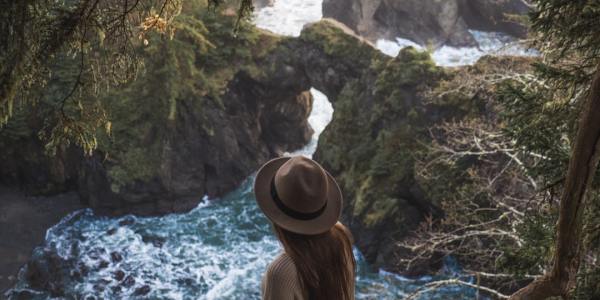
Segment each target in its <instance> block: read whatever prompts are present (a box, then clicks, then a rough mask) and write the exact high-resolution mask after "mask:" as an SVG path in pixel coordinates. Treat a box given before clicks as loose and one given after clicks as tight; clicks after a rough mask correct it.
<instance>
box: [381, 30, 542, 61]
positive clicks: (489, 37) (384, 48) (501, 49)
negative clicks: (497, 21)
mask: <svg viewBox="0 0 600 300" xmlns="http://www.w3.org/2000/svg"><path fill="white" fill-rule="evenodd" d="M470 32H471V34H472V35H473V37H474V38H475V41H477V43H478V46H477V47H459V48H457V47H449V46H442V47H440V48H438V49H434V50H433V51H431V50H427V49H426V48H425V47H423V46H421V45H419V44H417V43H415V42H413V41H411V40H407V39H403V38H397V39H396V40H395V41H390V40H385V39H381V40H378V41H377V43H376V44H375V46H376V47H377V49H379V50H380V51H381V52H383V53H384V54H386V55H389V56H392V57H394V56H396V55H398V52H400V49H402V48H404V47H408V46H412V47H414V48H416V49H419V50H422V51H431V58H432V59H433V60H434V61H435V62H436V64H437V65H439V66H446V67H453V66H463V65H472V64H474V63H475V62H477V60H478V59H479V58H481V57H482V56H484V55H515V56H537V55H538V52H537V51H536V50H534V49H530V48H527V47H526V46H525V45H523V44H522V43H521V42H520V41H518V40H517V39H515V38H513V37H511V36H508V35H505V34H503V33H500V32H483V31H476V30H470Z"/></svg>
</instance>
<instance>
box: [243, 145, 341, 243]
mask: <svg viewBox="0 0 600 300" xmlns="http://www.w3.org/2000/svg"><path fill="white" fill-rule="evenodd" d="M290 158H291V157H280V158H275V159H273V160H270V161H269V162H267V163H266V164H265V165H263V166H262V168H260V170H258V173H256V179H255V180H254V195H255V196H256V202H257V203H258V206H259V207H260V209H261V210H262V211H263V213H264V214H265V215H266V216H267V218H269V220H271V222H273V223H275V224H276V225H278V226H280V227H282V228H283V229H286V230H288V231H291V232H295V233H299V234H306V235H314V234H319V233H323V232H326V231H327V230H329V229H330V228H331V227H333V226H334V225H335V223H336V222H337V221H338V219H339V217H340V213H341V211H342V191H341V190H340V188H339V186H338V185H337V183H336V182H335V180H334V179H333V176H331V174H329V173H328V172H327V171H325V173H326V174H327V179H328V180H329V189H328V195H327V207H326V208H325V210H324V211H323V213H322V214H321V215H320V216H318V217H317V218H315V219H311V220H299V219H295V218H292V217H290V216H288V215H286V214H285V213H284V212H283V211H281V210H280V209H279V208H278V207H277V205H276V204H275V201H274V200H273V198H272V197H271V180H273V177H274V176H275V173H277V170H279V168H280V167H281V166H282V165H283V164H284V163H285V162H287V161H288V160H289V159H290Z"/></svg>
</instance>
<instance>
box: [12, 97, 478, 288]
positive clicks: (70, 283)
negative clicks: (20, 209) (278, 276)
mask: <svg viewBox="0 0 600 300" xmlns="http://www.w3.org/2000/svg"><path fill="white" fill-rule="evenodd" d="M311 92H312V93H313V96H314V99H315V102H314V107H313V111H312V112H311V115H310V117H309V122H310V124H311V126H312V127H313V128H314V130H315V133H314V134H313V138H312V140H311V141H310V142H309V143H308V144H307V145H306V146H305V147H304V148H302V149H300V150H298V151H296V152H293V153H290V154H289V155H306V156H308V157H310V156H311V155H312V154H313V153H314V151H315V149H316V146H317V142H318V136H319V134H320V133H321V132H322V131H323V130H324V129H325V127H326V126H327V124H328V123H329V122H330V121H331V117H332V114H333V108H332V107H331V103H329V101H328V100H327V97H325V95H323V94H322V93H320V92H319V91H317V90H314V89H313V90H311ZM253 179H254V178H253V176H250V177H249V178H248V179H247V180H246V181H245V182H244V183H243V184H242V185H241V186H240V187H239V188H238V189H236V190H235V191H233V192H231V193H230V194H228V195H227V196H225V197H223V198H222V199H207V198H206V197H204V198H203V201H202V202H201V203H200V204H199V205H198V206H197V207H196V208H195V209H193V210H192V211H190V212H188V213H186V214H170V215H165V216H161V217H135V216H131V215H130V216H124V217H120V218H107V217H99V216H96V215H94V214H93V212H92V211H91V210H90V209H86V210H81V211H77V212H74V213H72V214H70V215H69V216H67V217H65V218H64V219H63V220H62V221H61V222H60V223H59V224H57V225H56V226H54V227H52V228H50V229H49V230H48V232H47V233H46V240H45V243H44V245H43V246H41V247H39V248H37V249H35V250H34V255H33V257H34V258H35V257H44V255H47V254H48V253H52V254H53V255H56V256H58V257H59V258H60V259H59V261H62V265H61V272H60V273H61V274H62V275H61V278H60V279H59V280H58V283H59V285H60V286H62V287H63V290H64V294H65V295H69V297H67V299H90V300H91V299H176V300H177V299H182V300H183V299H207V300H213V299H260V282H261V278H262V274H263V273H264V271H265V269H266V267H267V266H268V264H269V263H270V262H271V261H272V259H273V258H274V257H275V256H277V255H278V253H280V252H281V251H282V248H281V246H280V245H279V243H278V241H277V240H276V238H275V237H274V235H273V233H272V231H271V225H270V223H269V221H268V220H267V219H266V218H265V217H264V216H263V214H262V213H261V212H260V210H259V208H258V206H257V205H256V202H255V199H254V195H253V193H252V183H253ZM354 254H355V257H356V259H357V261H358V272H357V287H356V298H357V299H402V298H404V297H405V296H406V295H407V293H410V292H412V291H415V290H416V289H418V288H419V287H421V286H422V285H423V284H426V283H427V282H431V281H432V280H435V279H437V278H450V277H460V276H461V275H460V268H459V267H458V266H457V265H456V263H453V262H452V261H449V262H447V263H446V268H445V269H444V270H443V271H442V272H441V273H440V274H439V275H437V276H435V277H431V276H424V277H421V278H414V279H409V278H405V277H402V276H399V275H396V274H392V273H388V272H385V271H382V270H373V269H372V268H370V267H369V266H368V265H367V264H366V263H365V261H364V259H363V257H362V255H361V254H360V252H359V251H358V250H357V249H355V250H354ZM23 277H24V272H21V274H20V276H19V282H18V284H17V285H16V286H15V287H14V288H13V290H12V291H10V292H9V293H8V294H7V295H8V296H9V298H11V299H20V298H19V297H18V296H19V295H21V296H22V295H26V299H53V298H52V297H51V296H50V294H49V293H48V292H47V291H40V290H35V289H34V288H32V287H31V286H29V284H28V282H27V281H26V280H25V278H23ZM463 279H464V280H467V281H469V280H472V279H471V278H469V277H463ZM475 294H476V292H475V291H474V290H473V289H469V288H464V287H457V286H449V287H446V288H444V289H440V290H438V291H436V292H434V293H429V294H425V295H424V296H423V297H421V299H470V298H473V297H474V296H475Z"/></svg>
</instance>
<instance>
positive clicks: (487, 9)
mask: <svg viewBox="0 0 600 300" xmlns="http://www.w3.org/2000/svg"><path fill="white" fill-rule="evenodd" d="M528 11H529V7H528V5H527V4H526V3H525V2H524V1H522V0H510V1H490V0H477V1H471V0H452V1H437V0H426V1H421V0H401V1H398V0H324V1H323V16H324V17H328V18H334V19H336V20H339V21H340V22H342V23H344V24H346V25H347V26H348V27H350V28H352V29H353V30H355V31H356V32H357V33H359V34H360V35H361V36H365V37H367V38H368V39H369V40H372V41H374V40H377V39H380V38H385V39H388V40H394V39H395V38H397V37H402V38H407V39H410V40H412V41H414V42H416V43H418V44H421V45H432V46H434V47H437V46H440V45H443V44H445V45H449V46H457V47H458V46H476V42H475V39H474V38H473V36H472V35H471V33H470V32H469V31H468V30H469V29H474V30H481V31H497V32H503V33H506V34H509V35H511V36H515V37H524V36H525V35H526V33H527V31H526V27H525V26H523V25H521V24H519V23H517V22H516V19H518V18H519V16H523V15H525V14H526V13H527V12H528Z"/></svg>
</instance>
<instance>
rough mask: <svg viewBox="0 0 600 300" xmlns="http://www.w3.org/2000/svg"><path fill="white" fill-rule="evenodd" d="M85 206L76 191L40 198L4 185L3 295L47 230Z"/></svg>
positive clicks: (0, 197) (0, 226)
mask: <svg viewBox="0 0 600 300" xmlns="http://www.w3.org/2000/svg"><path fill="white" fill-rule="evenodd" d="M83 207H84V206H83V205H82V204H81V202H80V201H79V197H78V196H77V194H76V193H74V192H70V193H65V194H59V195H55V196H51V197H36V196H28V195H26V194H24V193H23V192H20V191H18V190H15V189H12V188H7V187H3V186H0V298H3V297H4V292H5V291H6V290H7V289H9V288H11V287H12V286H14V284H15V283H16V280H17V275H18V272H19V269H20V268H21V267H22V266H23V265H24V264H26V263H27V262H28V261H29V259H30V257H31V251H32V249H33V248H35V247H37V246H39V245H40V244H41V243H42V242H44V238H45V235H46V230H47V229H48V228H50V227H51V226H53V225H54V224H56V223H58V222H59V221H60V220H61V219H62V218H63V217H64V216H66V215H67V214H69V213H71V212H73V211H76V210H79V209H81V208H83Z"/></svg>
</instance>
